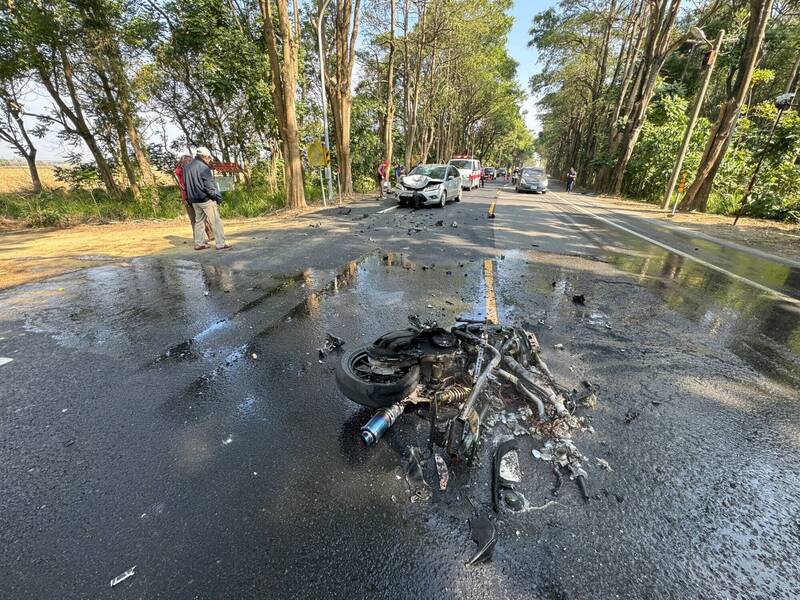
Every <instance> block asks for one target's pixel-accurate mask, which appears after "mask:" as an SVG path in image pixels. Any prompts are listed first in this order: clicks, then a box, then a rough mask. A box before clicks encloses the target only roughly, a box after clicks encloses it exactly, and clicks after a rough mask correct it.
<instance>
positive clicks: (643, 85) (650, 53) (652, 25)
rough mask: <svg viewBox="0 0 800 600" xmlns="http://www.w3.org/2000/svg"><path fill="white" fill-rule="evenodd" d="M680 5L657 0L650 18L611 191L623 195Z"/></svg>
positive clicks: (676, 0)
mask: <svg viewBox="0 0 800 600" xmlns="http://www.w3.org/2000/svg"><path fill="white" fill-rule="evenodd" d="M680 5H681V0H654V1H653V7H652V8H651V13H650V15H649V19H648V27H647V34H646V40H647V42H646V45H645V53H644V57H643V58H642V65H641V68H642V73H641V75H642V78H641V80H640V84H639V86H638V89H636V100H635V101H634V103H633V107H632V110H631V112H630V114H629V115H628V122H627V125H626V126H625V131H624V132H623V134H622V138H621V140H620V149H619V151H618V154H617V160H616V164H615V165H614V169H613V171H612V172H611V180H610V182H609V184H608V187H607V189H606V191H607V192H608V193H611V194H614V195H619V193H620V192H621V191H622V181H623V178H624V177H625V169H626V168H627V166H628V161H630V158H631V156H632V155H633V150H634V148H635V146H636V142H637V141H638V140H639V135H640V134H641V132H642V126H643V125H644V121H645V118H646V117H647V108H648V107H649V106H650V100H651V99H652V97H653V92H654V91H655V87H656V83H657V81H658V73H659V71H660V70H661V67H662V66H664V62H665V61H666V59H667V57H668V56H669V53H670V45H669V42H670V34H671V32H672V26H673V25H674V23H675V19H676V17H677V15H678V10H679V8H680Z"/></svg>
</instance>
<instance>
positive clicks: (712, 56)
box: [661, 27, 725, 215]
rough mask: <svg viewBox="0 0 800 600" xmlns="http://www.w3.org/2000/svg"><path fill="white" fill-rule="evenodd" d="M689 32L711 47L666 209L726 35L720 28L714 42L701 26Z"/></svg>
mask: <svg viewBox="0 0 800 600" xmlns="http://www.w3.org/2000/svg"><path fill="white" fill-rule="evenodd" d="M689 33H690V34H691V35H692V37H694V39H696V40H697V41H699V42H701V43H703V44H706V45H707V46H708V47H709V48H711V49H710V50H709V52H708V54H706V59H705V65H706V71H705V73H704V75H703V83H702V84H701V85H700V92H699V93H698V94H697V98H695V103H694V107H693V108H692V115H691V117H690V118H689V124H688V125H687V126H686V131H685V132H684V134H683V143H682V144H681V149H680V151H679V152H678V158H677V160H676V161H675V166H674V167H673V169H672V175H670V178H669V183H668V184H667V189H666V191H665V192H664V201H663V203H662V204H661V208H663V209H665V210H669V203H670V201H671V200H672V194H673V192H674V191H675V184H676V183H677V182H678V176H679V175H680V172H681V167H683V160H684V159H685V158H686V152H687V151H688V150H689V142H690V141H691V139H692V133H693V132H694V126H695V125H696V124H697V117H698V116H700V109H701V108H702V107H703V100H704V99H705V97H706V91H707V90H708V82H709V81H711V73H713V72H714V63H715V62H716V61H717V54H718V53H719V49H720V47H721V46H722V38H723V37H724V36H725V30H724V29H722V30H720V32H719V33H718V34H717V38H716V40H714V43H713V44H712V43H711V42H709V41H708V38H707V37H706V34H705V33H704V32H703V30H702V29H700V28H699V27H692V28H691V29H690V30H689ZM677 208H678V200H677V199H676V200H675V207H674V208H673V209H672V214H673V215H674V214H675V210H676V209H677Z"/></svg>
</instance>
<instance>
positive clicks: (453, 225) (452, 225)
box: [450, 221, 458, 229]
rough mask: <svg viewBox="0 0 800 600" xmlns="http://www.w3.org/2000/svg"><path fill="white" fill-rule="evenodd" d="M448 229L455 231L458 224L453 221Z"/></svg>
mask: <svg viewBox="0 0 800 600" xmlns="http://www.w3.org/2000/svg"><path fill="white" fill-rule="evenodd" d="M450 227H453V228H454V229H455V228H456V227H458V222H456V221H453V222H452V223H450Z"/></svg>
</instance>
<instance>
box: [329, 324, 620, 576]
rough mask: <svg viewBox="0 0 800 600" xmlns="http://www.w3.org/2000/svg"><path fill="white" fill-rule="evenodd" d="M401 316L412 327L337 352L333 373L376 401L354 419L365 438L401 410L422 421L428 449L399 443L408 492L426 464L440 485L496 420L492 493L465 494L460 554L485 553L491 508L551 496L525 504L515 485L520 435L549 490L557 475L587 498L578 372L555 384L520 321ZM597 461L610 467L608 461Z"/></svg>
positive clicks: (479, 556) (357, 394)
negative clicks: (578, 434) (544, 467)
mask: <svg viewBox="0 0 800 600" xmlns="http://www.w3.org/2000/svg"><path fill="white" fill-rule="evenodd" d="M409 320H410V321H411V325H412V326H411V327H408V328H407V329H403V330H399V331H392V332H389V333H386V334H384V335H382V336H381V337H379V338H378V339H377V340H375V342H373V343H372V344H369V345H366V346H361V347H357V348H355V349H353V350H351V351H350V352H348V353H347V354H345V355H344V356H343V357H342V361H341V363H340V364H339V367H338V368H337V371H336V383H337V384H338V387H339V389H340V390H341V391H342V392H343V393H344V394H345V395H346V396H347V397H348V398H350V399H351V400H353V401H354V402H357V403H358V404H362V405H364V406H367V407H369V408H372V409H375V412H374V414H373V416H372V418H371V419H369V421H368V422H367V423H366V424H365V425H364V426H363V427H362V428H361V439H362V440H363V441H364V443H365V444H366V445H367V446H371V445H373V444H375V443H376V442H377V441H378V440H379V439H380V438H381V436H382V435H383V434H384V433H386V432H387V431H388V430H389V428H391V427H392V425H394V424H395V422H396V421H397V420H398V419H399V418H400V416H401V415H403V414H404V413H406V412H411V411H415V412H416V413H417V416H418V417H419V418H423V419H426V420H428V421H429V422H430V425H429V427H430V432H429V434H428V444H427V452H423V451H421V450H420V448H418V447H416V446H413V445H412V446H408V447H407V449H406V456H405V459H404V462H405V463H406V469H405V471H406V476H405V479H406V482H407V483H408V485H409V487H410V488H411V490H410V491H412V496H411V501H412V502H416V501H422V500H427V499H428V498H430V497H431V489H430V485H429V484H428V483H427V481H426V480H425V474H424V471H425V468H424V467H425V465H426V464H427V465H428V466H432V465H435V469H436V470H435V473H436V475H438V479H439V491H440V492H441V493H444V492H445V491H446V490H447V489H448V482H449V481H450V480H451V469H453V473H455V469H456V468H457V466H458V465H471V464H473V459H474V458H475V457H476V456H477V455H478V452H477V450H478V447H479V444H480V441H481V437H482V435H483V434H486V435H483V437H484V438H489V437H490V436H489V435H488V433H489V432H490V431H491V430H493V429H495V428H498V429H500V427H501V426H502V429H503V430H504V431H505V434H503V433H500V432H497V431H495V432H494V433H493V435H492V436H491V439H492V442H493V443H494V448H493V449H492V452H491V455H492V460H491V463H492V464H491V477H492V481H491V499H490V502H486V504H488V505H489V506H491V508H490V509H488V508H484V509H481V508H479V506H477V505H476V504H475V503H474V501H473V499H472V498H471V497H470V495H469V494H464V496H465V497H466V499H467V500H468V501H469V502H470V504H471V505H472V508H473V509H474V515H473V517H472V518H470V519H469V523H470V529H471V538H472V540H473V541H475V542H476V543H477V545H478V546H477V549H476V551H475V552H474V554H473V555H472V558H470V560H468V561H467V562H466V564H467V565H474V564H477V563H481V562H485V561H487V560H490V559H491V557H492V554H493V551H494V547H495V544H496V543H497V540H498V532H497V527H496V526H497V524H498V523H499V521H498V519H497V518H498V517H499V516H500V513H502V512H506V511H507V512H525V511H528V510H534V511H538V510H544V509H546V508H547V507H548V506H551V505H554V504H556V502H555V501H554V500H549V501H548V502H546V503H545V504H544V505H543V506H534V505H533V504H531V503H530V502H529V501H528V500H527V499H526V497H525V496H524V495H523V494H522V493H521V489H520V487H519V486H520V482H521V481H522V479H521V476H522V471H521V465H520V457H519V452H520V450H521V446H520V444H519V443H520V442H521V441H522V440H523V439H525V440H527V441H528V442H529V444H533V442H534V440H542V441H543V442H544V443H543V447H542V448H541V449H536V448H534V449H533V450H532V455H533V457H532V458H533V460H534V463H535V462H537V461H544V462H546V463H547V464H548V465H549V469H550V470H551V471H552V473H553V475H554V476H555V477H556V485H555V487H554V489H553V490H551V491H550V493H551V495H552V496H553V497H557V496H558V495H559V490H560V489H561V486H562V482H563V480H564V479H565V477H564V476H563V475H566V476H567V478H568V479H571V480H575V481H576V483H577V485H578V488H579V490H580V494H581V495H582V497H583V499H584V500H588V499H589V494H588V491H587V487H586V476H587V475H586V471H585V470H584V466H585V465H586V464H587V458H586V457H585V456H583V454H581V452H580V451H579V450H578V449H577V447H576V446H575V444H574V443H573V441H572V433H573V431H576V430H580V431H589V432H592V431H593V428H592V427H591V425H588V424H587V422H586V418H585V417H580V416H577V415H576V414H575V410H576V408H577V407H578V406H579V405H580V406H582V407H587V406H592V405H593V404H594V402H595V397H594V389H593V387H592V386H591V385H590V384H589V383H588V382H586V381H584V382H582V389H581V390H572V391H570V390H568V389H567V388H565V387H563V386H561V385H559V384H558V383H557V382H556V381H555V379H554V377H553V374H552V372H551V371H550V369H549V368H548V366H547V364H546V363H545V362H544V360H543V359H542V348H541V346H540V344H539V340H538V339H537V338H536V335H535V334H534V333H532V332H530V331H528V330H526V329H523V328H520V327H505V326H501V325H495V324H493V323H490V322H486V321H480V322H478V321H473V320H461V321H459V322H457V324H456V325H454V326H453V327H451V328H450V329H444V328H442V327H439V326H438V324H437V323H436V322H433V321H428V322H426V323H421V322H420V320H419V318H417V317H410V318H409ZM418 424H419V423H418ZM424 430H425V429H424V427H423V431H424ZM509 434H510V435H509ZM420 445H421V444H420ZM437 448H442V449H443V450H444V452H442V451H440V450H437ZM431 459H433V460H431ZM598 460H599V459H598ZM600 464H601V466H602V465H603V464H605V466H606V467H607V468H609V469H610V467H608V464H607V463H604V462H603V461H600ZM429 471H430V469H429ZM461 472H462V474H463V473H464V471H463V470H462V471H461ZM473 489H479V488H478V487H473ZM492 513H493V514H494V515H495V516H494V517H493V516H491V515H492Z"/></svg>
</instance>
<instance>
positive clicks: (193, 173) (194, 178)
mask: <svg viewBox="0 0 800 600" xmlns="http://www.w3.org/2000/svg"><path fill="white" fill-rule="evenodd" d="M210 162H211V152H210V151H209V150H208V148H205V147H203V146H201V147H200V148H198V149H197V152H195V159H194V160H193V161H192V162H190V163H189V164H188V165H186V166H185V167H184V168H183V182H184V184H185V185H186V199H187V200H188V201H189V202H191V203H192V206H193V207H194V212H195V220H194V249H195V250H205V249H206V248H208V244H206V243H205V238H204V236H203V234H204V233H205V224H206V220H208V221H209V222H210V223H211V230H212V231H213V232H214V242H215V244H216V246H217V250H225V249H227V248H230V247H231V246H230V245H229V244H226V243H225V232H224V231H223V230H222V220H221V219H220V216H219V203H220V202H222V195H221V194H220V193H219V190H218V189H217V184H216V183H215V182H214V176H213V175H211V169H210V168H209V166H208V164H209V163H210Z"/></svg>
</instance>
